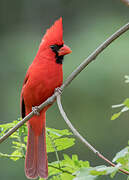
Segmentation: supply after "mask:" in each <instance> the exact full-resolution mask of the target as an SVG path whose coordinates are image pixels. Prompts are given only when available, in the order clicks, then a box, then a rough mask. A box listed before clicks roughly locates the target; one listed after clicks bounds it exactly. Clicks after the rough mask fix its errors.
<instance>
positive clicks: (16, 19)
mask: <svg viewBox="0 0 129 180" xmlns="http://www.w3.org/2000/svg"><path fill="white" fill-rule="evenodd" d="M60 16H62V17H63V26H64V41H65V43H66V44H67V45H69V46H70V47H71V49H72V51H73V52H72V54H71V55H68V56H66V57H65V60H64V79H66V77H67V76H68V75H69V74H70V73H71V72H72V71H73V70H74V69H75V68H76V67H77V66H78V65H79V64H80V63H81V62H82V61H83V60H84V59H85V58H86V57H87V56H88V55H89V54H90V53H91V52H92V51H93V50H95V48H97V47H98V45H100V44H101V43H102V42H103V41H104V40H106V38H108V37H109V36H110V35H111V34H112V33H114V32H115V31H116V30H117V29H118V28H120V27H121V26H122V25H124V24H125V23H127V22H128V20H129V8H128V7H126V6H125V5H124V4H123V3H122V2H120V0H108V1H107V0H99V1H93V0H92V1H91V0H80V1H79V0H78V1H77V0H53V1H52V0H51V1H50V0H46V1H45V0H38V1H35V0H27V1H26V0H22V1H17V0H13V1H9V0H0V82H1V85H0V123H7V122H11V121H13V120H15V119H17V118H18V117H20V108H19V103H20V102H19V98H20V91H21V87H22V82H23V79H24V76H25V73H26V70H27V68H28V66H29V65H30V64H31V62H32V60H33V59H34V57H35V55H36V52H37V49H38V46H39V44H40V41H41V38H42V36H43V34H44V33H45V31H46V29H47V28H49V27H50V26H51V24H53V22H54V21H55V20H56V19H58V18H59V17H60ZM124 75H129V32H126V33H125V34H124V35H122V36H121V37H120V38H119V39H117V40H116V41H115V42H114V43H112V44H111V45H110V47H108V48H107V49H106V50H105V51H104V52H103V53H102V54H101V55H100V56H98V57H97V60H96V61H94V62H92V63H91V64H90V65H89V66H88V67H87V68H86V69H85V70H84V71H83V72H82V73H81V74H80V75H79V76H78V77H77V78H76V79H75V80H74V81H73V82H72V83H71V85H70V86H69V87H68V88H66V89H65V91H64V93H63V96H62V102H63V107H64V110H65V111H66V112H67V115H68V117H69V118H70V120H71V122H72V123H73V124H74V126H75V127H76V128H77V129H78V130H79V132H80V133H81V134H82V135H83V136H84V137H85V138H87V140H88V141H89V142H90V143H91V144H92V145H94V146H95V147H96V148H97V149H98V150H99V151H100V152H102V153H103V154H104V155H105V156H106V157H107V158H109V159H111V160H112V158H113V157H114V156H115V153H116V152H118V151H120V150H121V149H122V148H124V147H125V146H126V145H127V141H128V127H129V121H128V113H125V114H124V115H122V116H121V117H120V118H119V119H118V120H116V121H110V117H111V115H112V113H114V112H115V110H112V109H111V105H113V104H118V103H121V102H122V101H123V100H124V99H125V98H126V97H129V93H128V92H129V86H128V84H125V83H124ZM47 126H48V127H53V128H59V129H64V128H67V125H66V124H65V122H64V120H63V119H62V117H61V116H60V113H59V111H58V108H57V105H56V103H55V104H54V105H53V106H52V107H51V108H50V109H49V110H48V112H47ZM0 151H1V152H5V153H6V152H7V153H11V152H12V148H11V146H10V141H9V140H6V141H5V142H4V143H3V144H1V145H0ZM64 152H65V153H68V154H69V155H71V154H73V153H77V154H78V156H79V158H80V159H83V160H89V161H90V163H91V165H92V166H96V165H102V164H104V163H105V162H103V161H102V160H100V159H99V158H97V157H96V156H95V155H94V154H93V153H92V152H90V151H89V150H88V149H87V148H85V147H84V145H83V144H81V143H80V142H79V141H78V140H77V142H76V145H75V146H73V148H70V149H68V150H67V151H64ZM60 157H62V154H61V153H60ZM48 158H49V161H52V160H55V154H49V155H48ZM126 178H127V177H126V176H125V175H120V174H119V175H116V176H115V178H114V179H115V180H125V179H126ZM8 179H9V180H16V179H19V180H26V177H25V175H24V161H23V160H19V161H17V163H15V162H13V161H11V160H8V159H0V180H8ZM100 179H102V180H106V179H110V177H101V178H100Z"/></svg>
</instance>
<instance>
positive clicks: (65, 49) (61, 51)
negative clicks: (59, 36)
mask: <svg viewBox="0 0 129 180" xmlns="http://www.w3.org/2000/svg"><path fill="white" fill-rule="evenodd" d="M71 52H72V51H71V49H70V48H69V47H68V46H66V45H65V44H64V46H63V47H61V48H60V49H59V51H58V55H59V56H64V55H66V54H70V53H71Z"/></svg>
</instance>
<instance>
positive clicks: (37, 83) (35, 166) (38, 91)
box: [21, 18, 71, 179]
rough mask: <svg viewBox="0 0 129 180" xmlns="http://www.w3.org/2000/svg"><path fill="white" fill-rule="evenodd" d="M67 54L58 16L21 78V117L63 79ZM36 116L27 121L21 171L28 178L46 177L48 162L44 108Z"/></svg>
mask: <svg viewBox="0 0 129 180" xmlns="http://www.w3.org/2000/svg"><path fill="white" fill-rule="evenodd" d="M69 53H71V50H70V48H69V47H68V46H66V45H64V41H63V28H62V18H60V19H59V20H57V21H56V22H55V23H54V25H53V26H52V27H51V28H50V29H48V30H47V32H46V34H45V35H44V37H43V39H42V41H41V44H40V46H39V50H38V52H37V55H36V57H35V59H34V60H33V62H32V64H31V65H30V67H29V69H28V71H27V74H26V77H25V79H24V83H23V87H22V91H21V114H22V118H24V117H25V116H26V115H27V114H29V113H30V112H31V111H32V107H34V106H38V105H40V104H41V103H42V102H44V101H45V100H46V99H47V98H48V97H50V96H51V95H52V94H53V93H54V90H55V88H57V87H59V86H61V84H62V82H63V70H62V61H63V56H64V55H66V54H69ZM48 107H50V105H49V106H47V107H45V108H44V109H43V110H42V111H41V112H40V115H39V116H36V115H34V116H33V117H32V118H31V119H30V120H29V121H28V123H27V126H28V142H27V152H26V158H25V174H26V176H27V177H28V178H30V179H35V178H37V177H38V176H40V177H42V178H47V177H48V163H47V153H46V134H45V127H46V117H45V116H46V115H45V114H46V110H47V109H48Z"/></svg>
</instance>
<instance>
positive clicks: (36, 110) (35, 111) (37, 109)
mask: <svg viewBox="0 0 129 180" xmlns="http://www.w3.org/2000/svg"><path fill="white" fill-rule="evenodd" d="M32 111H33V113H34V115H36V116H39V115H40V113H39V108H38V106H34V107H32Z"/></svg>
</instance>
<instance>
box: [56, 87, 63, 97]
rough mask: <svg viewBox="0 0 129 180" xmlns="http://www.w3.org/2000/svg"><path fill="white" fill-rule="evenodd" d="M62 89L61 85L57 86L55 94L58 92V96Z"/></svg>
mask: <svg viewBox="0 0 129 180" xmlns="http://www.w3.org/2000/svg"><path fill="white" fill-rule="evenodd" d="M62 91H63V90H62V89H61V87H57V88H55V94H56V96H58V95H61V94H62Z"/></svg>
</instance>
